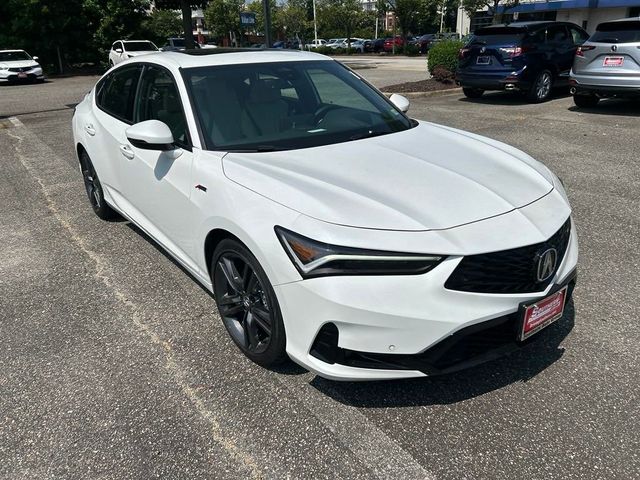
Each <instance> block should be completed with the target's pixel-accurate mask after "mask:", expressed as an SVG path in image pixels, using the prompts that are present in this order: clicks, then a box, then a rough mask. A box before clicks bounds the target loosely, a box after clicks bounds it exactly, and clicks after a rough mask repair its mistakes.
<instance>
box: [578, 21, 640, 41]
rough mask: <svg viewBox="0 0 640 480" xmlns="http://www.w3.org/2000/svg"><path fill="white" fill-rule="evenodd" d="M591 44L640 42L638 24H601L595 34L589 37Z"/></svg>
mask: <svg viewBox="0 0 640 480" xmlns="http://www.w3.org/2000/svg"><path fill="white" fill-rule="evenodd" d="M589 41H591V42H600V43H635V42H640V22H638V21H637V20H635V21H628V22H610V23H601V24H600V25H598V28H597V29H596V33H594V34H593V35H591V38H590V39H589Z"/></svg>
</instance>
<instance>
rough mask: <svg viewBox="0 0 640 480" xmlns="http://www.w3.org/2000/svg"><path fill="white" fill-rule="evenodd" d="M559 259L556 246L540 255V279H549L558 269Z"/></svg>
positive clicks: (542, 280) (541, 280)
mask: <svg viewBox="0 0 640 480" xmlns="http://www.w3.org/2000/svg"><path fill="white" fill-rule="evenodd" d="M557 261H558V251H557V250H556V249H555V248H550V249H549V250H547V251H545V252H543V253H542V254H540V256H539V257H538V272H537V274H538V281H539V282H544V281H545V280H548V279H549V278H550V277H551V275H553V273H554V272H555V271H556V263H557Z"/></svg>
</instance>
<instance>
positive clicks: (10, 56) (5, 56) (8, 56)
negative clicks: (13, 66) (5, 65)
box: [0, 50, 31, 62]
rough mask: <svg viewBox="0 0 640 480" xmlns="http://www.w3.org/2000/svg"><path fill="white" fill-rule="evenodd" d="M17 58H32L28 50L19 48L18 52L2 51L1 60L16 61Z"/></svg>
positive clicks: (0, 53)
mask: <svg viewBox="0 0 640 480" xmlns="http://www.w3.org/2000/svg"><path fill="white" fill-rule="evenodd" d="M16 60H31V57H30V56H29V54H28V53H27V52H24V51H22V50H19V51H17V52H0V62H14V61H16Z"/></svg>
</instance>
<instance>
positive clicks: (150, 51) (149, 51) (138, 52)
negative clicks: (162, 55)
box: [127, 50, 158, 57]
mask: <svg viewBox="0 0 640 480" xmlns="http://www.w3.org/2000/svg"><path fill="white" fill-rule="evenodd" d="M150 53H158V50H138V51H135V52H127V55H129V56H130V57H138V56H140V55H148V54H150Z"/></svg>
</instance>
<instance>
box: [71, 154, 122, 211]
mask: <svg viewBox="0 0 640 480" xmlns="http://www.w3.org/2000/svg"><path fill="white" fill-rule="evenodd" d="M80 168H81V169H82V179H83V180H84V188H85V190H86V192H87V197H88V198H89V203H90V204H91V208H93V211H94V212H95V214H96V215H97V216H98V217H100V218H101V219H102V220H112V219H114V218H116V217H117V216H118V214H117V213H116V212H115V210H113V209H112V208H111V207H110V206H109V205H107V202H105V201H104V194H103V191H102V184H101V183H100V179H99V178H98V174H97V173H96V170H95V168H93V163H91V159H90V158H89V155H88V154H87V152H82V153H81V154H80Z"/></svg>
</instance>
